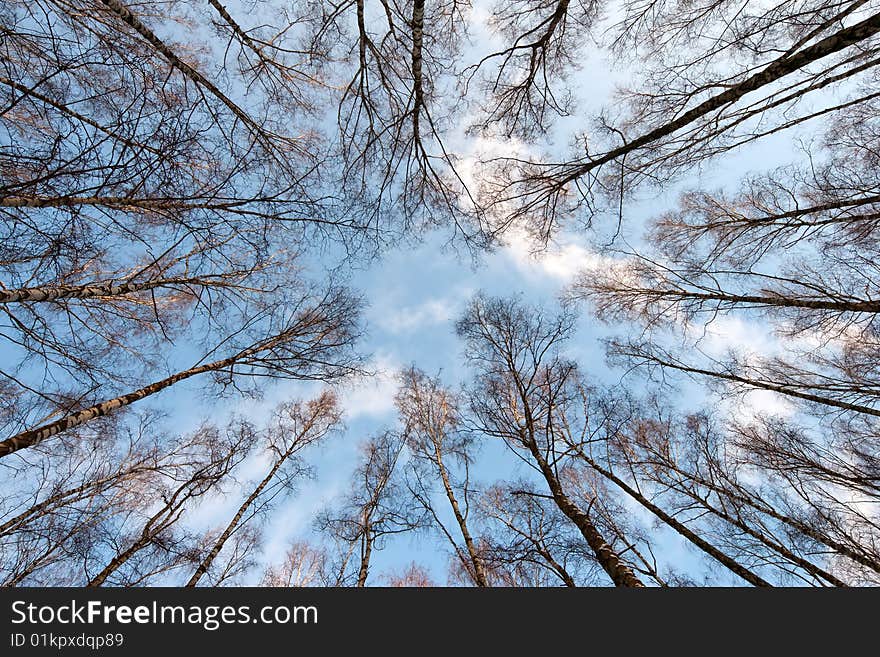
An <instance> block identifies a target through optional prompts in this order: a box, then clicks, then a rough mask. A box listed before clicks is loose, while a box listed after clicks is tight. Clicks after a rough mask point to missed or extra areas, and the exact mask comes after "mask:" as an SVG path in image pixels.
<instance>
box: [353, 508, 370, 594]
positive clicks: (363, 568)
mask: <svg viewBox="0 0 880 657" xmlns="http://www.w3.org/2000/svg"><path fill="white" fill-rule="evenodd" d="M363 540H364V548H363V552H362V553H361V565H360V568H359V569H358V578H357V585H356V586H357V587H358V588H363V587H365V586H366V585H367V575H368V574H369V573H370V557H371V556H372V553H373V537H372V536H370V523H367V524H366V526H365V527H364V539H363Z"/></svg>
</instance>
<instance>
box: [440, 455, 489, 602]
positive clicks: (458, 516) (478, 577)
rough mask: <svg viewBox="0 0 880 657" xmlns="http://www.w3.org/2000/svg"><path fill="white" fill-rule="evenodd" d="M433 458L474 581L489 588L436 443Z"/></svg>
mask: <svg viewBox="0 0 880 657" xmlns="http://www.w3.org/2000/svg"><path fill="white" fill-rule="evenodd" d="M432 442H433V441H432ZM434 457H435V458H436V460H437V468H438V470H439V471H440V479H441V480H442V481H443V488H444V489H445V490H446V497H447V499H448V500H449V504H450V505H451V506H452V513H453V514H455V520H456V522H457V523H458V527H459V529H460V530H461V535H462V537H463V538H464V544H465V547H466V548H467V551H468V556H469V557H470V558H471V565H472V566H473V568H474V581H475V583H476V585H477V586H489V580H488V579H487V578H486V570H485V569H484V568H483V561H482V559H481V558H480V555H479V554H478V553H477V548H476V546H475V545H474V540H473V538H472V537H471V533H470V531H469V530H468V526H467V521H466V520H465V518H464V516H463V515H462V513H461V509H460V508H459V506H458V500H457V499H456V498H455V492H454V491H453V490H452V485H451V484H450V483H449V474H448V473H447V472H446V467H445V466H444V465H443V457H442V456H441V455H440V449H439V448H438V446H437V443H434Z"/></svg>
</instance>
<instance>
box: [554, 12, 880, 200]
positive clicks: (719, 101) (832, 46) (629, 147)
mask: <svg viewBox="0 0 880 657" xmlns="http://www.w3.org/2000/svg"><path fill="white" fill-rule="evenodd" d="M878 32H880V14H874V15H873V16H870V17H868V18H866V19H865V20H863V21H861V22H860V23H857V24H855V25H852V26H851V27H848V28H844V29H842V30H840V31H838V32H836V33H835V34H832V35H830V36H828V37H826V38H824V39H822V40H821V41H819V42H817V43H815V44H813V45H812V46H809V47H808V48H804V49H803V50H801V51H800V52H798V53H795V54H792V55H787V56H785V57H781V58H779V59H777V60H775V61H773V62H772V63H771V64H770V65H768V66H767V67H766V68H765V69H764V70H762V71H759V72H758V73H755V74H754V75H752V76H751V77H748V78H746V79H745V80H743V81H742V82H740V83H738V84H735V85H733V86H732V87H730V88H729V89H727V90H726V91H724V92H722V93H720V94H718V95H716V96H713V97H712V98H709V99H708V100H705V101H703V102H702V103H700V104H699V105H697V106H696V107H694V108H693V109H690V110H688V111H687V112H684V113H683V114H682V115H681V116H679V117H678V118H677V119H674V120H672V121H670V122H668V123H665V124H663V125H662V126H659V127H657V128H655V129H653V130H650V131H648V132H647V133H645V134H643V135H642V136H640V137H637V138H635V139H633V140H632V141H629V142H627V143H626V144H625V145H623V146H620V147H618V148H615V149H612V150H610V151H608V152H607V153H605V154H604V155H601V156H600V157H597V158H596V159H594V160H591V161H589V162H586V163H584V164H580V165H576V166H574V167H573V168H572V171H571V172H570V173H568V174H566V175H565V176H564V178H563V179H562V180H561V183H562V184H566V183H569V182H571V181H573V180H576V179H578V178H580V177H582V176H584V175H586V174H587V173H589V172H590V171H592V170H593V169H595V168H597V167H599V166H601V165H603V164H606V163H607V162H611V161H612V160H616V159H617V158H619V157H621V156H623V155H626V154H627V153H630V152H632V151H634V150H637V149H639V148H641V147H643V146H646V145H648V144H650V143H652V142H655V141H657V140H658V139H662V138H663V137H666V136H669V135H671V134H673V133H674V132H677V131H678V130H680V129H681V128H684V127H686V126H687V125H689V124H691V123H693V122H694V121H697V120H699V119H701V118H702V117H704V116H706V115H707V114H709V113H711V112H714V111H715V110H718V109H721V108H722V107H724V106H725V105H729V104H731V103H734V102H736V101H738V100H739V99H740V98H742V97H743V96H745V95H746V94H748V93H751V92H753V91H757V90H758V89H761V88H763V87H765V86H767V85H769V84H772V83H773V82H776V81H777V80H779V79H781V78H783V77H785V76H786V75H789V74H790V73H793V72H795V71H797V70H799V69H801V68H804V67H805V66H807V65H809V64H811V63H813V62H815V61H817V60H820V59H822V58H824V57H827V56H828V55H832V54H834V53H836V52H839V51H841V50H843V49H845V48H848V47H849V46H851V45H854V44H856V43H859V42H860V41H863V40H865V39H867V38H869V37H871V36H873V35H875V34H877V33H878Z"/></svg>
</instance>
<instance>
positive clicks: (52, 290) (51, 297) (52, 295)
mask: <svg viewBox="0 0 880 657" xmlns="http://www.w3.org/2000/svg"><path fill="white" fill-rule="evenodd" d="M214 283H215V281H212V280H211V279H210V278H199V277H192V278H157V279H154V280H151V281H143V282H141V283H128V282H114V281H100V282H96V283H89V284H87V285H43V286H40V287H21V288H18V289H15V290H0V303H15V302H31V301H55V300H57V299H89V298H94V297H118V296H123V295H126V294H132V293H134V292H141V291H143V290H152V289H155V288H159V287H170V286H173V285H201V286H205V285H212V284H214Z"/></svg>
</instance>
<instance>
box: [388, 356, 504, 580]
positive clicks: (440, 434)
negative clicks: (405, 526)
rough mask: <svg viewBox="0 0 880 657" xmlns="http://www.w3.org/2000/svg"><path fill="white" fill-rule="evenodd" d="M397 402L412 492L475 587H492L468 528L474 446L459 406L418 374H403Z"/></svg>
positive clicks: (445, 393)
mask: <svg viewBox="0 0 880 657" xmlns="http://www.w3.org/2000/svg"><path fill="white" fill-rule="evenodd" d="M396 399H397V408H398V413H399V415H400V419H401V422H402V423H403V425H404V430H403V431H404V436H405V438H406V445H407V447H408V448H409V455H410V460H409V461H408V463H407V472H408V473H410V474H411V478H412V482H411V484H410V491H411V492H412V494H413V495H414V496H415V498H416V500H418V501H419V503H420V504H421V505H422V506H423V507H424V509H425V512H426V513H427V514H428V515H429V516H430V517H431V519H432V520H433V524H434V526H435V527H436V528H437V529H438V530H439V531H440V533H441V534H442V535H443V537H444V538H446V539H447V540H448V541H449V543H450V545H451V546H452V549H453V552H454V554H455V556H456V558H457V559H458V560H459V561H461V564H462V568H463V569H464V570H465V572H468V573H470V574H471V579H472V580H473V583H474V584H475V585H477V586H488V585H489V581H488V579H487V577H486V572H485V568H484V566H483V563H482V557H481V556H480V553H479V549H478V547H477V541H476V540H475V539H474V537H473V536H472V534H471V530H470V529H469V527H468V516H469V513H470V497H471V495H472V491H471V490H470V487H471V484H470V474H469V473H470V463H471V461H472V458H473V457H472V455H471V451H472V441H471V440H470V438H469V437H468V436H467V435H465V434H463V433H462V432H460V430H459V426H458V425H459V423H460V419H459V410H458V403H459V402H458V400H457V399H456V398H455V396H454V395H452V393H450V392H449V391H447V390H445V389H444V388H443V387H442V385H441V384H440V382H439V381H438V380H436V379H431V378H429V377H428V376H426V375H425V374H424V373H423V372H420V371H418V370H416V369H415V368H411V369H409V370H408V371H407V372H405V373H404V374H403V376H402V381H401V388H400V391H399V392H398V393H397V398H396ZM451 468H456V469H458V470H461V475H460V481H456V478H455V473H454V471H453V470H451ZM436 478H439V481H440V483H441V484H442V487H443V493H444V494H445V496H446V500H447V502H448V503H449V506H450V508H451V509H452V514H453V517H454V518H455V524H456V525H457V527H458V529H457V531H458V533H460V534H461V538H462V540H463V541H464V546H461V545H460V544H459V541H458V540H457V539H456V538H455V537H454V535H453V533H452V532H453V531H454V530H450V529H449V528H447V526H446V523H445V522H444V521H443V519H442V517H441V515H440V514H439V513H438V510H437V509H436V508H435V504H434V501H433V497H434V490H433V486H432V484H431V482H432V481H433V480H435V479H436Z"/></svg>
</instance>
